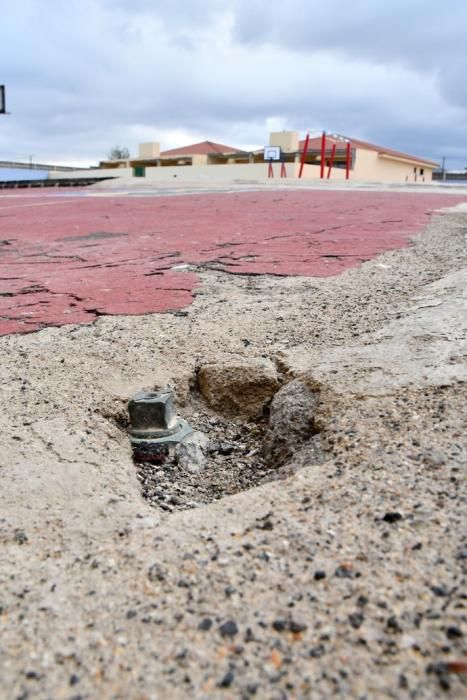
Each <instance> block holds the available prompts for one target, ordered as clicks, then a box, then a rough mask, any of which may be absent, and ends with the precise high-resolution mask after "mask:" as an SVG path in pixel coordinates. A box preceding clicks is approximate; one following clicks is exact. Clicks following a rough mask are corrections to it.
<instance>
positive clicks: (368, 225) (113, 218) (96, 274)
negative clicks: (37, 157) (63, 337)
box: [0, 190, 466, 335]
mask: <svg viewBox="0 0 467 700" xmlns="http://www.w3.org/2000/svg"><path fill="white" fill-rule="evenodd" d="M462 201H466V197H465V196H464V197H462V196H458V195H457V196H456V195H450V194H426V193H412V192H410V193H405V192H404V193H400V192H369V191H323V190H300V191H290V190H287V191H282V190H277V191H274V192H270V191H267V192H266V191H263V192H230V193H209V194H204V193H203V194H189V195H180V196H134V195H132V196H118V195H115V194H110V195H105V196H103V195H98V194H97V193H96V194H94V193H91V192H90V191H86V192H76V191H73V192H70V193H63V191H61V192H60V193H53V194H51V193H50V191H48V192H47V191H45V192H44V191H41V192H40V193H36V192H34V193H30V192H25V193H18V194H11V193H7V194H0V335H4V334H7V333H26V332H30V331H35V330H38V329H40V328H43V327H45V326H50V325H56V326H59V325H63V324H68V323H91V322H92V321H94V320H95V318H96V316H97V315H101V314H144V313H149V312H158V311H159V312H163V311H171V310H176V309H180V308H182V307H185V306H187V305H189V304H190V302H191V300H192V294H191V292H192V290H193V288H194V287H195V286H196V285H197V284H198V277H197V275H196V274H195V273H194V272H188V271H183V270H177V267H178V266H180V265H184V264H191V265H197V266H205V267H210V268H215V269H219V270H225V271H228V272H232V273H241V274H273V275H306V276H317V277H323V276H328V275H337V274H339V273H340V272H343V271H344V270H346V269H347V268H350V267H355V266H356V265H358V264H359V263H361V262H362V261H364V260H369V259H371V258H373V257H374V256H376V255H378V254H379V253H382V252H384V251H387V250H392V249H394V248H400V247H402V246H405V245H408V243H409V240H410V237H411V236H412V235H413V234H414V233H416V232H417V231H419V230H420V229H421V228H422V227H423V226H425V225H426V224H427V223H428V221H429V219H430V216H431V214H432V213H433V211H435V210H436V209H439V208H441V207H447V206H454V205H455V204H457V203H458V202H462Z"/></svg>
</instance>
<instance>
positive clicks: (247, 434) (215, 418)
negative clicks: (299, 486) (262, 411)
mask: <svg viewBox="0 0 467 700" xmlns="http://www.w3.org/2000/svg"><path fill="white" fill-rule="evenodd" d="M183 417H184V418H185V419H186V420H187V422H188V423H189V424H190V425H191V426H192V428H193V430H194V431H196V432H201V433H202V434H203V435H205V436H206V438H207V442H206V444H205V446H204V447H203V450H202V451H203V453H204V456H205V462H204V464H203V465H202V466H201V468H200V469H199V470H198V471H195V469H196V465H195V466H194V468H192V469H190V468H187V466H186V463H184V462H183V459H181V458H180V456H179V455H178V454H177V450H175V454H174V455H173V456H168V457H167V458H166V459H165V460H164V461H163V462H161V463H160V464H154V463H151V462H149V461H141V462H139V463H137V464H136V468H137V475H138V479H139V481H140V484H141V489H142V494H143V497H144V498H145V499H146V500H147V501H148V502H149V503H150V504H151V505H153V506H156V507H159V508H162V509H163V510H165V511H173V510H186V509H188V508H196V507H198V506H200V505H203V504H207V503H211V502H212V501H217V500H219V499H220V498H223V497H224V496H228V495H231V494H234V493H238V492H239V491H245V490H247V489H250V488H252V487H253V486H256V485H258V484H259V483H261V482H262V481H265V480H268V479H271V478H274V475H275V472H276V470H275V469H274V468H273V467H271V466H268V465H267V464H266V461H265V459H264V457H263V454H262V449H261V448H262V443H263V440H264V434H265V432H266V424H265V422H264V421H261V420H257V421H246V422H245V421H243V420H240V419H225V418H224V417H222V416H219V415H216V414H214V413H213V412H212V411H209V409H207V408H206V406H205V405H204V403H203V402H202V401H201V400H200V401H194V402H192V404H191V406H190V408H189V409H185V410H184V411H183Z"/></svg>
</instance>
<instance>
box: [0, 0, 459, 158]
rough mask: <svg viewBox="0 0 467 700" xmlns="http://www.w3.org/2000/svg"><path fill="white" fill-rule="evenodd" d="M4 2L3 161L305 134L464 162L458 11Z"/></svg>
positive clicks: (0, 38) (431, 6)
mask: <svg viewBox="0 0 467 700" xmlns="http://www.w3.org/2000/svg"><path fill="white" fill-rule="evenodd" d="M16 5H17V6H15V5H14V4H13V3H8V4H7V6H6V7H3V8H2V23H1V25H0V83H5V84H6V85H7V96H8V106H9V109H10V111H11V112H12V114H11V115H10V116H8V117H2V118H1V120H0V158H7V157H11V158H20V157H25V156H26V155H27V154H31V153H33V154H34V155H35V157H36V158H43V159H50V160H54V159H55V160H56V159H60V160H67V159H83V160H89V161H95V160H98V159H99V158H101V157H103V156H104V155H105V154H106V152H107V151H108V149H109V148H110V147H111V146H112V145H113V144H114V143H117V142H118V143H120V144H125V145H128V146H129V147H130V148H131V149H134V148H135V147H136V144H137V143H138V141H140V140H147V139H154V140H156V139H157V140H161V141H162V145H163V147H171V146H174V145H179V144H181V143H182V142H189V141H190V140H191V139H193V140H194V139H201V138H211V139H214V140H220V141H223V142H227V143H228V142H231V143H232V144H233V145H243V144H254V143H256V144H260V143H263V142H264V141H265V139H266V138H267V130H268V128H269V127H272V126H274V127H276V128H297V129H300V130H301V131H304V130H306V129H315V128H316V129H318V128H323V127H326V128H328V129H330V130H332V131H340V132H342V133H346V134H350V135H354V136H357V137H360V138H367V139H369V140H373V141H375V142H379V143H382V144H384V145H387V146H389V147H394V148H399V149H402V150H406V151H408V152H413V153H418V154H421V155H425V156H427V157H432V158H435V159H440V158H441V157H442V155H448V156H449V157H450V158H451V161H450V162H451V164H452V165H453V166H454V165H467V146H466V144H467V126H464V125H467V90H465V88H464V79H463V76H464V75H465V70H466V68H467V49H466V48H464V44H465V41H464V38H463V32H464V28H465V27H466V26H467V6H465V5H464V2H460V1H459V2H458V1H457V0H451V2H450V3H449V6H448V7H449V9H448V10H446V9H442V8H441V4H440V3H439V2H434V1H433V0H405V2H401V1H400V0H392V2H391V3H388V2H386V1H383V0H381V2H378V1H377V0H354V1H353V3H352V4H350V3H349V4H348V7H347V6H346V5H345V4H344V3H342V2H341V1H339V2H338V0H327V2H324V0H288V1H287V2H286V3H285V2H279V1H277V2H275V1H272V0H269V2H266V1H265V0H248V2H247V1H246V0H245V1H244V0H191V1H190V2H186V0H172V1H171V2H170V3H168V2H166V1H165V0H67V2H66V3H63V2H62V1H61V0H49V1H48V2H47V3H37V1H36V0H22V1H21V3H16Z"/></svg>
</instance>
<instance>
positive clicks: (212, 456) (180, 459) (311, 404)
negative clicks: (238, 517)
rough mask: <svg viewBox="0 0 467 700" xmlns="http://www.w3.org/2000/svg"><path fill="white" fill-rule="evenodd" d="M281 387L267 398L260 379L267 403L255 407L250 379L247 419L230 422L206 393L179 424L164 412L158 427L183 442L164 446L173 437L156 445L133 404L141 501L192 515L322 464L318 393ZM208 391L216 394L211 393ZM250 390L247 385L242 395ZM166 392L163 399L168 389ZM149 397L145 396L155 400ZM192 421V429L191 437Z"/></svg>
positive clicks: (192, 402) (291, 384) (131, 430)
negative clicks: (250, 409) (307, 466)
mask: <svg viewBox="0 0 467 700" xmlns="http://www.w3.org/2000/svg"><path fill="white" fill-rule="evenodd" d="M249 369H251V368H249ZM237 376H238V375H237ZM216 377H217V374H216ZM278 386H280V383H278V384H277V386H275V385H273V389H271V394H272V395H271V397H270V398H269V399H268V398H267V391H265V389H264V382H262V383H261V392H260V393H261V401H260V402H259V403H257V404H255V403H254V386H253V385H252V384H251V381H250V385H249V393H250V395H251V397H252V400H251V402H250V403H249V404H248V406H255V412H254V415H251V416H249V417H245V416H232V415H230V416H229V417H226V416H224V415H222V414H221V413H218V412H216V411H214V410H213V409H212V407H211V406H209V405H208V403H207V401H206V400H205V398H204V397H203V396H201V395H200V394H198V393H196V394H195V395H192V396H191V400H190V404H189V405H188V406H186V407H185V408H184V409H183V415H182V418H181V419H179V418H178V417H173V420H172V418H171V417H170V415H168V419H167V420H166V421H165V419H166V418H167V415H166V416H165V417H163V419H162V424H160V425H161V430H162V431H163V434H164V435H165V434H168V432H170V430H172V434H175V435H181V442H180V443H178V444H177V443H172V444H167V443H165V442H164V441H165V440H166V439H167V440H169V442H170V440H171V438H170V436H169V437H168V438H163V439H162V440H161V442H160V443H159V441H158V440H157V439H155V440H153V441H152V444H151V440H150V438H151V436H152V437H153V438H154V437H155V434H151V431H150V430H148V426H149V425H150V424H151V420H149V422H148V423H145V421H144V420H143V421H142V422H141V421H140V417H141V416H140V414H138V413H136V418H135V404H134V402H133V403H132V401H130V404H129V407H130V413H133V417H132V418H133V419H134V421H132V425H131V426H130V427H129V429H128V430H129V434H130V436H131V439H132V446H133V456H134V462H135V466H136V469H137V476H138V479H139V481H140V484H141V489H142V495H143V497H144V498H145V499H146V500H147V501H148V502H149V503H150V504H151V505H152V506H154V507H157V508H160V509H162V510H164V511H168V512H171V511H175V510H186V509H190V508H196V507H199V506H201V505H204V504H208V503H211V502H213V501H217V500H219V499H221V498H223V497H224V496H228V495H232V494H235V493H239V492H241V491H246V490H248V489H250V488H253V487H254V486H258V485H259V484H262V483H265V482H268V481H272V480H275V479H280V478H284V477H286V476H289V475H290V473H291V472H292V471H294V469H295V468H298V467H300V466H304V465H305V464H317V463H320V462H322V461H324V459H325V453H324V450H323V447H322V440H321V435H320V431H321V429H320V426H319V425H318V423H317V421H316V420H315V414H316V409H317V405H318V403H319V392H317V391H316V390H315V389H313V388H310V386H308V385H306V384H305V383H303V382H301V381H298V380H294V381H292V382H289V383H287V384H285V385H284V386H282V387H281V388H280V389H279V390H277V387H278ZM204 393H205V395H206V394H207V396H208V397H209V396H210V394H209V391H205V392H204ZM247 393H248V392H247V391H246V387H243V389H242V390H241V391H240V392H239V393H238V396H239V397H244V396H246V395H247ZM161 394H162V395H164V396H165V394H166V392H164V391H162V392H161ZM151 396H153V394H146V398H148V397H149V401H151ZM228 398H229V401H228V402H227V404H224V405H227V406H228V407H230V409H232V406H233V405H235V404H236V401H235V400H234V392H233V391H232V390H231V389H229V393H228ZM164 401H165V399H164ZM216 402H217V404H216V405H217V406H218V407H219V405H221V404H222V402H220V401H219V395H216V397H215V401H214V403H216ZM164 405H165V404H164ZM261 405H262V410H261V412H259V413H258V410H257V409H258V406H261ZM146 408H147V407H146ZM151 410H153V409H151V408H150V411H151ZM164 410H165V409H163V411H164ZM154 415H155V414H154V413H153V417H154ZM164 421H165V422H164ZM156 422H158V418H157V416H156ZM136 423H137V425H136ZM120 424H122V422H121V421H120ZM187 424H188V425H189V426H190V427H191V428H192V430H193V433H192V434H191V435H190V434H189V435H188V436H187V431H186V425H187ZM135 425H136V430H135V429H134V428H135ZM170 426H172V427H170ZM180 430H181V432H180ZM177 431H178V432H177ZM161 434H162V433H161ZM135 435H136V438H137V439H136V440H135ZM146 438H149V440H148V441H146ZM154 443H156V444H154ZM292 458H293V459H292Z"/></svg>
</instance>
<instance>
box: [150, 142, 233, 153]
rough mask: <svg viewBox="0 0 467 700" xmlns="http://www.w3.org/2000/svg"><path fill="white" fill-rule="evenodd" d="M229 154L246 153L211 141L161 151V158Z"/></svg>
mask: <svg viewBox="0 0 467 700" xmlns="http://www.w3.org/2000/svg"><path fill="white" fill-rule="evenodd" d="M231 153H246V151H242V150H241V149H240V148H236V147H235V146H225V145H224V144H222V143H213V141H201V142H200V143H192V144H191V145H190V146H182V147H181V148H171V149H170V150H168V151H162V153H161V156H162V157H164V156H194V155H222V156H226V155H230V154H231Z"/></svg>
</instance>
